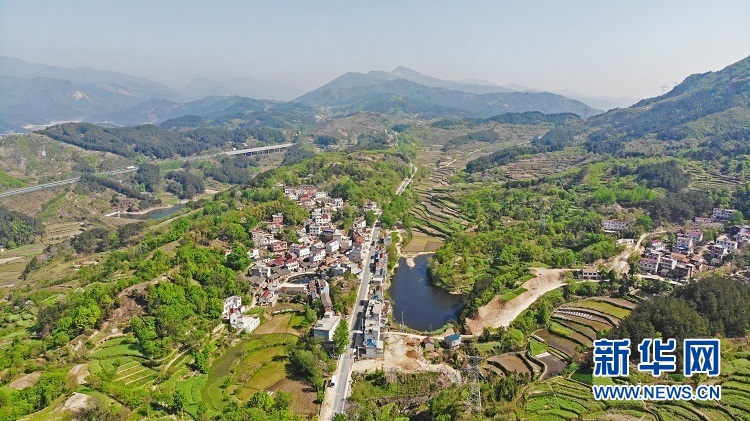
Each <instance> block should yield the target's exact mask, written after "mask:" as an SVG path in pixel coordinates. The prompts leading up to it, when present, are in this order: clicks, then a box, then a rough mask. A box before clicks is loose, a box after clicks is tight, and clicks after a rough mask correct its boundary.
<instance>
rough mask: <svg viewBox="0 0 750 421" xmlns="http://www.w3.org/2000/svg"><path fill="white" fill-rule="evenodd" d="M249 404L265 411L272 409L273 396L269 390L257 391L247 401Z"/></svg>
mask: <svg viewBox="0 0 750 421" xmlns="http://www.w3.org/2000/svg"><path fill="white" fill-rule="evenodd" d="M247 406H249V407H251V408H260V409H262V410H264V411H270V410H271V409H272V408H273V406H274V402H273V397H272V396H271V395H269V394H268V392H264V391H259V392H255V394H254V395H253V396H252V397H251V398H250V400H249V401H248V402H247Z"/></svg>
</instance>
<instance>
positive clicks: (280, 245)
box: [270, 240, 288, 253]
mask: <svg viewBox="0 0 750 421" xmlns="http://www.w3.org/2000/svg"><path fill="white" fill-rule="evenodd" d="M270 249H271V251H272V252H274V253H281V252H284V251H287V249H288V246H287V242H286V241H281V240H276V241H274V242H273V243H271V245H270Z"/></svg>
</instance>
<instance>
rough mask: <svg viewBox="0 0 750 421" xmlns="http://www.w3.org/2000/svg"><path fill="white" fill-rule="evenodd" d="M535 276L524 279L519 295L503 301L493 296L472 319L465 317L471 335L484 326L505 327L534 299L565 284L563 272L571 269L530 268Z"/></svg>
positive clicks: (476, 333) (479, 332) (480, 330)
mask: <svg viewBox="0 0 750 421" xmlns="http://www.w3.org/2000/svg"><path fill="white" fill-rule="evenodd" d="M532 270H533V271H534V273H535V274H536V277H534V278H532V279H529V280H528V281H526V282H525V283H524V284H523V285H522V287H523V288H525V289H526V291H524V292H523V293H522V294H521V295H519V296H518V297H516V298H514V299H512V300H510V301H504V300H501V299H500V297H499V296H498V297H495V298H493V299H492V301H490V302H489V303H488V304H487V305H484V306H482V307H480V308H479V314H478V315H477V316H476V317H475V318H473V319H466V328H467V329H468V330H469V332H471V333H472V334H473V335H479V334H481V333H482V331H483V330H484V328H486V327H491V328H498V327H500V326H503V327H507V326H509V325H510V323H511V322H512V321H513V320H514V319H515V318H516V317H518V315H519V314H521V313H522V312H523V311H524V310H526V309H527V308H529V306H531V305H532V304H533V303H534V301H536V300H537V299H538V298H539V297H541V296H542V295H544V294H546V293H547V292H549V291H552V290H553V289H556V288H559V287H561V286H563V285H565V272H569V271H570V270H571V269H542V268H532Z"/></svg>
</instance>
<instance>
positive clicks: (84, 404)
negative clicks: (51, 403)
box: [59, 392, 96, 412]
mask: <svg viewBox="0 0 750 421" xmlns="http://www.w3.org/2000/svg"><path fill="white" fill-rule="evenodd" d="M94 405H96V402H95V400H94V397H93V396H90V395H86V394H84V393H78V392H73V394H72V395H70V397H69V398H68V399H67V400H66V401H65V404H63V406H62V408H60V409H59V410H60V411H61V412H62V411H70V412H78V411H83V410H85V409H87V408H91V407H93V406H94Z"/></svg>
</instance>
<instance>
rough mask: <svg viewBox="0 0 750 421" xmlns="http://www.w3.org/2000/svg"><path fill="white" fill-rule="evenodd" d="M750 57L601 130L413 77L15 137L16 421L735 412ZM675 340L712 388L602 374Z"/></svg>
mask: <svg viewBox="0 0 750 421" xmlns="http://www.w3.org/2000/svg"><path fill="white" fill-rule="evenodd" d="M749 60H750V58H746V59H744V60H742V61H740V62H738V63H735V64H732V65H730V66H728V67H727V68H726V69H724V70H721V71H718V72H710V73H706V74H700V75H694V76H690V77H689V78H687V79H686V80H685V81H684V82H683V84H679V85H677V86H675V87H674V89H672V90H671V91H669V92H665V93H664V95H662V96H660V97H657V98H651V99H647V100H643V101H641V102H638V103H636V104H635V105H633V106H632V107H630V108H627V109H616V110H613V111H610V112H606V113H601V114H598V115H590V114H593V111H594V110H593V109H592V108H590V107H588V106H586V105H585V104H582V103H579V102H575V101H573V100H568V99H562V97H560V98H558V97H557V96H556V97H554V98H552V99H550V97H549V95H553V94H539V95H542V96H541V97H540V96H539V95H532V94H531V93H521V92H515V91H513V92H506V90H505V89H502V88H500V87H495V88H492V87H489V86H482V85H477V84H472V83H458V82H452V83H448V82H449V81H441V80H440V79H436V78H430V77H428V76H426V75H423V74H419V73H416V72H414V71H410V70H409V69H406V68H399V69H396V70H394V71H393V72H370V73H349V74H346V75H344V76H341V77H340V78H337V79H335V80H334V81H332V82H330V83H329V84H327V85H324V86H323V87H321V88H319V89H317V90H315V91H312V92H310V93H308V94H306V95H303V96H302V97H300V98H298V99H297V100H295V101H291V102H279V101H265V100H254V99H249V98H242V97H212V98H206V99H203V100H197V101H190V102H177V101H176V100H169V101H167V100H163V101H157V102H154V101H153V100H149V101H148V104H149V106H148V107H147V106H146V105H143V103H140V104H141V105H139V104H129V105H128V108H127V110H126V111H127V113H126V112H125V111H123V110H122V109H120V110H117V109H114V106H113V108H112V109H111V110H109V111H108V112H109V113H110V114H108V115H110V116H112V115H118V116H119V117H118V118H123V119H125V118H126V117H127V118H128V119H130V120H127V121H129V122H130V123H131V124H128V125H123V126H122V127H112V126H111V125H106V126H105V125H95V124H92V123H65V124H61V125H55V126H51V127H48V128H46V129H43V130H39V131H37V132H34V133H26V134H16V135H11V136H7V137H3V138H2V139H0V158H2V159H0V247H1V248H0V291H2V300H0V354H2V355H1V356H0V419H26V420H37V419H38V420H48V419H69V418H76V419H99V418H97V417H99V416H102V417H105V416H106V417H109V418H106V419H128V420H135V419H196V420H203V419H218V420H232V419H254V420H255V419H258V420H262V419H278V420H301V419H319V418H322V419H326V420H328V419H335V420H336V421H340V420H345V419H368V420H369V419H373V420H377V419H411V418H413V419H428V420H469V419H485V418H501V419H509V420H525V419H549V420H553V419H554V420H557V419H603V418H607V419H652V420H678V419H680V420H682V419H696V420H699V419H712V420H713V419H745V418H747V417H748V416H750V407H748V405H747V403H746V398H747V397H748V396H750V394H749V393H750V391H749V390H748V388H747V387H746V386H747V384H748V375H749V373H748V367H750V361H749V360H748V355H749V354H748V353H749V352H750V344H749V343H748V329H750V307H748V305H749V303H750V284H748V278H747V273H748V270H749V268H750V257H749V256H750V250H749V249H748V247H750V246H748V244H750V226H748V222H747V221H748V220H749V219H750V183H748V178H749V177H750V166H749V165H748V162H750V161H749V160H750V149H747V148H746V146H747V145H745V143H746V141H747V137H746V134H747V133H746V132H747V125H746V124H745V122H746V121H747V116H748V115H750V108H749V107H748V105H747V104H748V103H747V99H748V95H749V93H750V89H748V80H750V77H748V75H750V61H749ZM50 83H52V82H50ZM152 88H153V87H152ZM459 93H462V94H461V95H459ZM87 95H88V94H87ZM89 96H94V94H91V95H89ZM459 97H460V98H459ZM512 98H515V100H514V101H521V100H522V99H523V100H524V101H522V103H521V102H513V101H511V99H512ZM540 98H541V99H540ZM542 99H543V100H544V101H547V102H544V104H546V105H545V107H540V106H538V103H537V102H535V101H540V100H542ZM553 99H554V100H553ZM78 100H81V101H82V100H84V98H83V97H80V98H78ZM500 100H503V101H504V100H507V101H509V103H512V104H513V107H517V108H513V109H510V110H506V111H510V112H499V111H498V110H499V109H498V108H496V104H497V102H496V101H500ZM696 101H698V102H700V103H701V104H702V105H703V106H702V107H699V108H696V107H694V104H695V103H696ZM488 104H489V105H488ZM493 104H494V105H493ZM535 104H536V105H535ZM550 104H552V105H550ZM131 107H135V108H131ZM149 107H151V108H149ZM144 110H150V111H153V112H151V113H150V114H148V115H151V116H156V117H154V121H151V122H150V123H156V124H143V123H146V122H145V121H142V120H138V118H139V117H138V116H143V115H144V114H143V112H144ZM514 110H515V111H514ZM193 111H195V114H190V113H191V112H193ZM574 112H575V113H574ZM123 113H125V114H123ZM183 113H184V114H183ZM587 113H588V114H589V115H587ZM126 114H127V115H126ZM675 114H679V115H680V116H681V117H680V118H672V117H670V116H673V115H675ZM51 117H52V116H51ZM51 117H50V118H51ZM92 118H93V117H92ZM122 121H126V120H122ZM660 336H661V337H664V338H675V339H677V342H678V343H679V344H680V345H679V346H678V347H680V348H679V351H681V350H682V348H681V347H682V340H683V339H686V338H692V337H706V338H707V337H716V338H721V341H720V343H721V358H722V372H721V374H720V375H717V376H707V375H701V374H697V375H694V376H692V377H691V376H687V377H686V376H684V375H682V374H680V373H679V372H677V373H672V372H670V373H664V374H662V375H660V376H651V375H648V374H647V373H646V374H644V373H642V372H640V371H637V370H636V367H637V366H638V365H637V361H636V360H635V359H634V358H631V361H630V366H632V369H631V371H630V374H628V375H619V376H611V377H601V376H598V375H595V374H594V372H595V365H596V361H595V359H594V352H595V347H594V344H595V341H597V340H600V339H603V338H606V339H613V340H615V339H622V338H632V340H633V344H632V346H631V347H632V348H633V354H632V355H633V356H635V353H636V346H637V343H638V342H640V339H644V338H649V337H660ZM679 351H678V352H679ZM680 358H682V357H680ZM625 364H628V362H627V361H626V362H625ZM602 384H611V385H628V384H667V385H687V384H689V385H699V384H711V385H721V386H722V387H723V389H722V390H723V395H722V399H721V400H707V401H699V400H690V401H684V402H683V401H668V400H665V401H656V400H654V401H624V400H595V399H593V398H592V395H591V393H592V392H591V390H592V389H591V387H592V386H593V385H602ZM476 391H478V394H476ZM472 396H474V397H476V396H478V399H479V401H478V405H477V401H476V400H473V398H472Z"/></svg>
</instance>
